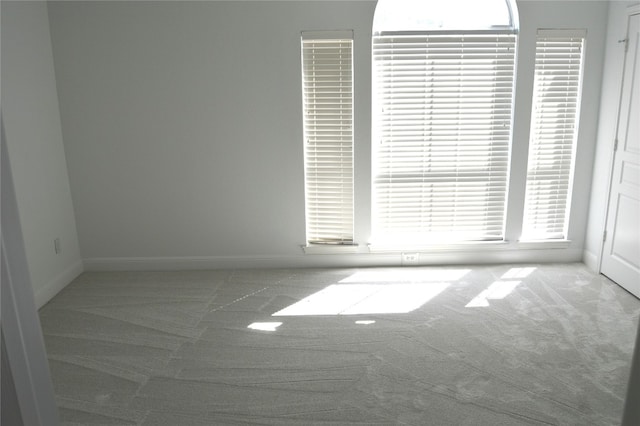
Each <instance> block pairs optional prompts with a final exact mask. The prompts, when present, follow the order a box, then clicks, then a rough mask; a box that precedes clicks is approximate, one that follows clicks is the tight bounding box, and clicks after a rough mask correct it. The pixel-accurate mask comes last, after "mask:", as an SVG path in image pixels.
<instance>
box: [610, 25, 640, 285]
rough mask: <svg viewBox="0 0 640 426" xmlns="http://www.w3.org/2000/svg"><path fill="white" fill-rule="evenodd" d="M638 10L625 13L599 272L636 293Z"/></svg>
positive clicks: (639, 275) (639, 255) (639, 244)
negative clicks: (622, 60)
mask: <svg viewBox="0 0 640 426" xmlns="http://www.w3.org/2000/svg"><path fill="white" fill-rule="evenodd" d="M639 21H640V14H633V15H630V16H629V21H628V26H627V52H626V56H625V63H624V76H623V81H622V93H621V100H620V113H619V114H620V115H619V117H618V129H617V135H616V138H617V149H616V152H615V154H614V163H613V174H612V182H611V193H610V195H609V213H608V215H607V225H606V234H605V235H606V237H605V242H604V248H603V252H602V265H601V272H602V273H603V274H604V275H606V276H607V277H609V278H611V279H612V280H613V281H615V282H616V283H618V284H619V285H621V286H622V287H624V288H625V289H627V290H628V291H630V292H631V293H633V294H634V295H636V296H637V297H640V107H639V103H640V44H639V43H638V41H639V39H640V28H639Z"/></svg>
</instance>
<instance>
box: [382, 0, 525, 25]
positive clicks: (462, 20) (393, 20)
mask: <svg viewBox="0 0 640 426" xmlns="http://www.w3.org/2000/svg"><path fill="white" fill-rule="evenodd" d="M477 30H480V31H482V30H490V31H501V30H504V31H507V32H516V31H517V30H518V11H517V8H516V4H515V0H378V4H377V6H376V11H375V16H374V19H373V32H374V33H381V32H387V31H403V32H404V31H421V32H425V31H477Z"/></svg>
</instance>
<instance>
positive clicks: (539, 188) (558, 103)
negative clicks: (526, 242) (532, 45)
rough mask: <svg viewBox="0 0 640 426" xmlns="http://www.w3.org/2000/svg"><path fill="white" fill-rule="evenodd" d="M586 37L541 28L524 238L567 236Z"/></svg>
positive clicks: (537, 238) (536, 66)
mask: <svg viewBox="0 0 640 426" xmlns="http://www.w3.org/2000/svg"><path fill="white" fill-rule="evenodd" d="M585 35H586V33H585V31H576V30H571V31H568V30H539V31H538V36H537V41H536V57H535V80H534V87H533V106H532V114H531V137H530V141H529V160H528V162H529V163H528V167H527V186H526V192H525V207H524V218H523V228H522V239H530V240H539V239H562V238H566V229H567V222H568V220H567V218H568V213H569V208H568V206H569V200H570V192H571V191H570V188H571V180H572V174H573V163H574V159H575V145H576V137H577V126H578V111H579V100H580V92H581V76H582V62H583V44H584V38H585Z"/></svg>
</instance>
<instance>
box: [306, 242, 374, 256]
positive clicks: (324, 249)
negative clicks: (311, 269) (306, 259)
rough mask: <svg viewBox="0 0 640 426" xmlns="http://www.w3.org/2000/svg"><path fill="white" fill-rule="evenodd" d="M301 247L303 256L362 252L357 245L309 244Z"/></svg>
mask: <svg viewBox="0 0 640 426" xmlns="http://www.w3.org/2000/svg"><path fill="white" fill-rule="evenodd" d="M301 247H302V251H304V254H346V253H361V252H362V250H361V247H360V246H359V245H358V244H309V245H305V246H301Z"/></svg>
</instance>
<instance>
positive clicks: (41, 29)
mask: <svg viewBox="0 0 640 426" xmlns="http://www.w3.org/2000/svg"><path fill="white" fill-rule="evenodd" d="M1 28H2V46H1V47H2V116H3V120H4V125H5V131H6V138H7V147H8V156H9V160H10V162H11V169H12V171H13V181H14V185H15V192H16V198H17V204H18V211H19V215H20V222H21V224H22V228H23V229H22V233H23V236H24V244H25V251H26V256H27V263H28V267H29V274H30V276H31V282H32V285H33V290H34V293H35V298H36V304H37V305H38V306H41V305H42V304H44V303H45V302H46V301H48V300H49V299H50V298H51V297H52V296H53V295H54V294H56V293H57V292H58V291H59V290H60V289H62V288H63V287H64V286H65V285H66V284H68V283H69V282H70V281H71V280H72V279H73V278H75V277H76V276H77V275H78V274H79V273H80V272H82V260H81V257H80V251H79V245H78V237H77V232H76V225H75V216H74V210H73V204H72V200H71V190H70V187H69V177H68V174H67V163H66V158H65V151H64V145H63V142H62V130H61V124H60V114H59V110H58V95H57V92H56V81H55V74H54V67H53V57H52V50H51V38H50V34H49V22H48V13H47V5H46V3H44V2H10V1H3V2H2V26H1ZM56 238H59V239H60V243H61V246H60V247H61V249H62V251H61V252H60V253H59V254H56V252H55V249H54V239H56Z"/></svg>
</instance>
